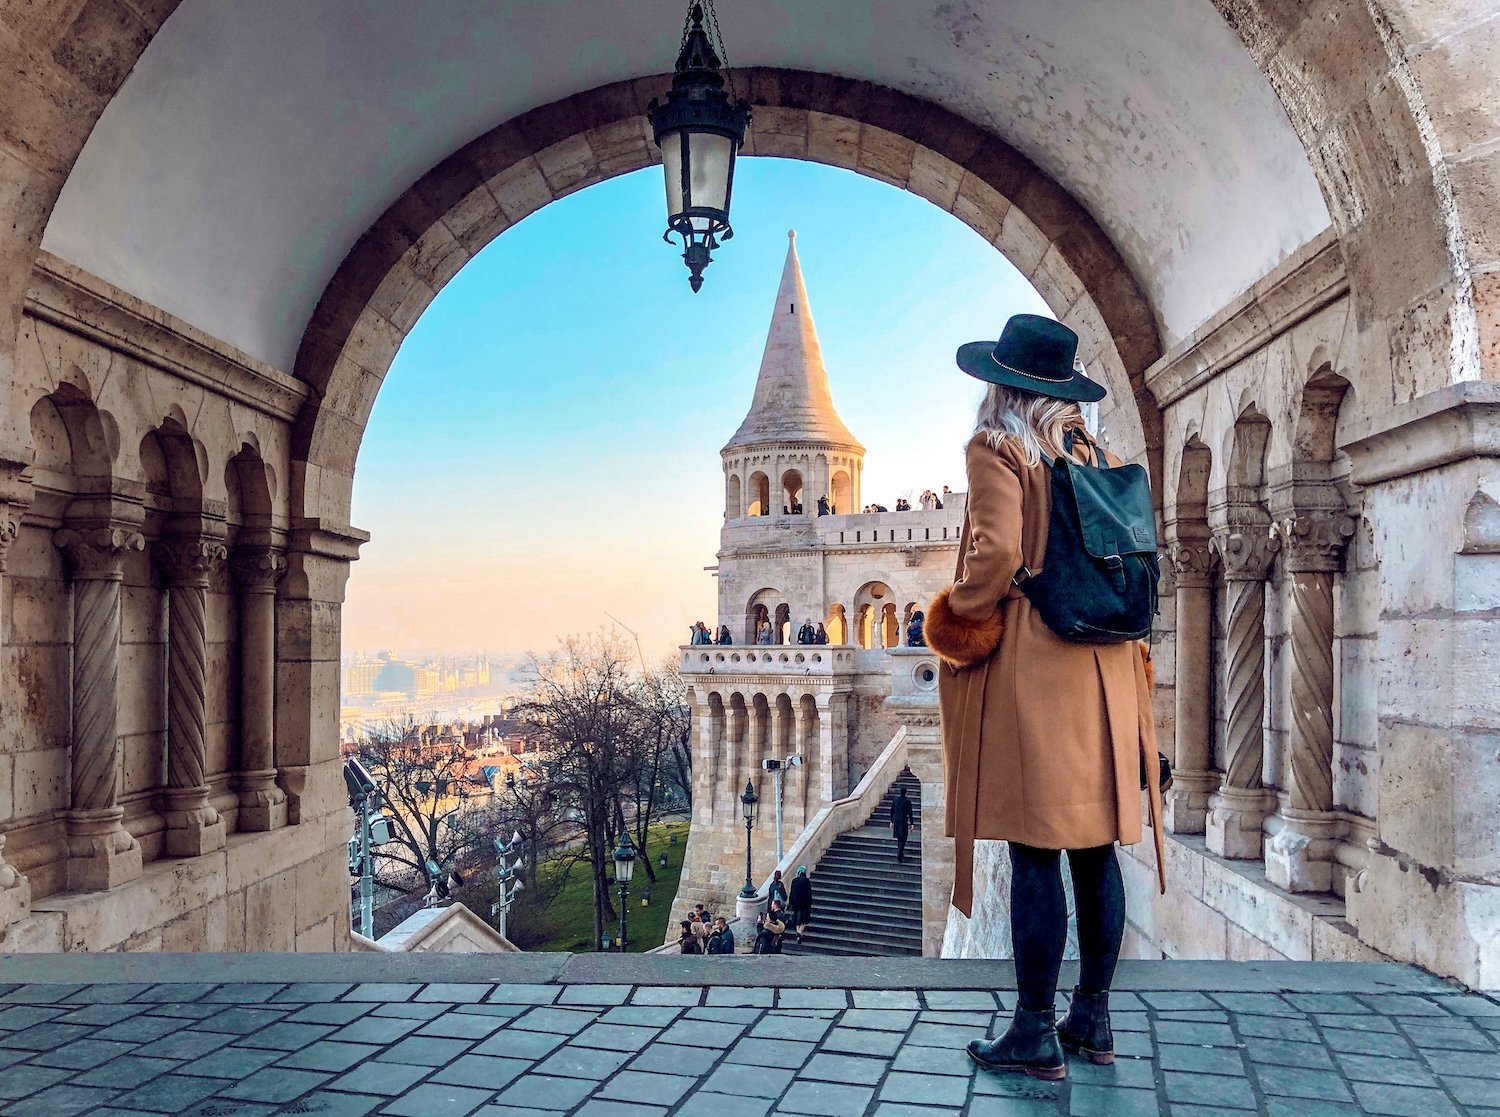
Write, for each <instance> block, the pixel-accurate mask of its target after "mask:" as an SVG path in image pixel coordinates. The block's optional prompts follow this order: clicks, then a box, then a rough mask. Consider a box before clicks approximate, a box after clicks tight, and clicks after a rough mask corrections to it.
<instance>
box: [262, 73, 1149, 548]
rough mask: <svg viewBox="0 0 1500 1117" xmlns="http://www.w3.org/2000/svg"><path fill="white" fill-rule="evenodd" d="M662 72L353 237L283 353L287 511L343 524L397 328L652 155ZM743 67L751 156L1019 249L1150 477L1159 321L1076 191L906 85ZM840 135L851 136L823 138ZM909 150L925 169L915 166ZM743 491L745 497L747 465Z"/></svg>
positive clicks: (518, 123)
mask: <svg viewBox="0 0 1500 1117" xmlns="http://www.w3.org/2000/svg"><path fill="white" fill-rule="evenodd" d="M667 80H668V79H667V78H666V77H660V78H646V79H641V80H639V81H636V82H622V83H617V84H614V85H609V86H603V87H601V88H599V89H594V90H590V91H588V92H585V93H579V94H576V95H575V96H573V97H570V98H568V99H567V100H566V101H559V102H555V103H553V104H550V105H544V106H542V107H540V108H538V109H534V110H532V111H531V112H529V113H525V114H523V115H522V116H520V117H517V118H516V119H515V120H512V121H508V122H507V123H505V124H502V125H500V126H499V127H497V128H494V129H492V130H491V131H490V132H488V133H486V134H485V135H483V136H480V137H479V138H478V139H476V140H474V141H472V142H471V143H470V144H468V145H467V146H466V147H464V148H462V149H461V150H460V151H458V152H455V153H454V154H453V155H451V156H449V157H448V158H447V159H445V160H443V161H442V162H441V163H439V164H438V165H437V166H436V167H434V168H433V169H432V170H431V171H429V172H428V173H427V174H426V175H424V176H423V177H422V178H421V179H420V180H418V181H417V183H415V184H414V185H413V186H412V187H411V188H410V189H409V190H408V191H407V193H406V194H405V195H403V196H402V197H401V198H400V199H398V200H397V201H396V202H395V203H394V204H392V205H391V206H390V207H389V208H388V209H387V210H386V212H385V213H384V214H383V215H382V216H381V217H380V218H379V219H378V220H377V221H376V222H375V224H374V225H372V226H371V227H370V229H369V230H368V231H367V232H366V233H365V235H364V236H363V237H361V238H360V240H359V242H358V243H357V244H356V245H355V246H354V248H353V249H352V250H351V251H350V253H349V255H348V256H347V257H346V258H345V260H344V262H343V264H342V265H340V267H339V269H338V271H337V273H336V274H335V275H334V277H333V279H332V281H331V282H330V283H329V285H328V287H327V289H326V290H325V292H324V294H323V297H322V299H321V300H320V302H319V304H318V307H317V309H316V310H315V311H314V313H313V316H312V319H311V321H310V322H309V324H308V328H307V331H306V333H305V334H304V336H303V339H302V344H301V347H300V349H299V351H298V355H297V359H296V362H295V367H294V371H295V372H296V374H297V376H298V377H299V378H300V379H302V380H304V381H306V382H307V383H308V384H309V385H311V386H312V387H313V388H314V389H315V392H314V396H313V398H311V399H310V400H309V402H308V404H307V405H306V406H305V407H304V410H303V413H302V415H301V417H300V418H299V420H298V422H297V426H296V429H295V431H294V435H293V444H292V455H293V460H294V461H297V462H299V463H301V465H300V467H299V470H298V471H297V475H296V477H294V489H296V490H297V491H296V492H295V493H294V496H293V506H294V509H295V514H298V515H305V516H321V517H324V518H330V519H332V520H335V521H338V522H344V521H346V520H347V518H348V502H349V497H350V493H351V491H352V482H353V472H354V464H355V459H356V457H357V455H358V451H359V443H360V439H361V437H362V434H363V430H364V426H365V423H366V421H367V420H368V417H369V413H370V408H371V407H372V406H373V405H374V401H375V395H376V393H377V392H378V391H379V388H380V384H381V382H382V381H383V380H384V377H385V374H386V372H387V370H388V369H389V367H390V363H391V361H392V360H393V359H394V358H395V355H396V351H397V349H398V348H399V347H400V344H401V341H402V340H403V339H404V337H405V336H406V333H407V332H408V331H409V330H410V329H411V328H412V326H413V325H414V324H415V322H416V320H417V318H418V317H419V316H420V315H421V313H422V311H423V310H424V309H425V308H426V306H427V305H428V303H430V302H431V301H432V299H433V298H435V297H436V294H437V291H438V290H440V289H441V288H442V286H443V285H444V284H446V283H447V281H448V280H449V279H451V278H452V277H453V276H454V275H456V274H457V273H458V271H459V269H460V268H462V267H463V265H464V264H465V263H467V262H468V260H469V259H471V258H472V256H473V255H474V253H476V252H478V251H479V249H481V248H483V247H484V245H486V244H488V243H489V241H491V240H492V239H494V238H495V237H496V236H498V235H499V234H500V233H501V232H503V231H504V230H505V229H506V228H508V227H509V226H511V225H512V224H514V223H515V222H517V221H519V220H520V219H521V218H523V217H524V216H526V214H528V213H531V212H534V211H535V210H537V209H539V208H541V207H542V206H543V205H546V204H547V203H548V202H550V201H553V200H554V199H556V198H559V197H562V196H563V195H565V194H568V193H572V192H573V191H576V190H579V189H582V188H584V187H586V186H589V185H592V184H593V183H595V182H599V181H602V180H604V179H606V178H610V177H613V176H615V175H619V174H624V173H627V172H629V171H632V170H637V169H639V168H641V167H645V166H649V165H651V164H653V163H655V162H657V158H656V155H657V153H656V150H655V148H654V146H653V145H652V143H651V140H650V138H649V135H648V132H647V126H646V123H645V118H644V115H643V114H644V111H645V106H644V104H643V103H642V101H641V97H642V96H646V95H648V91H659V90H658V86H660V87H663V88H664V87H665V85H666V83H667ZM742 80H744V81H745V83H746V85H747V87H748V89H749V93H750V99H751V101H752V103H754V104H755V105H756V107H757V112H758V113H760V114H761V118H762V119H764V118H767V117H768V118H770V119H769V120H766V121H765V123H764V124H763V125H762V126H761V128H760V130H759V131H758V132H757V131H756V130H754V129H752V133H751V136H750V138H749V139H748V140H747V142H746V149H745V150H746V152H747V154H752V155H753V154H766V155H776V156H783V157H791V158H801V159H809V160H812V161H816V162H824V163H828V164H831V165H834V166H842V167H845V168H847V169H850V170H854V171H856V172H858V173H862V174H868V175H872V176H874V177H877V178H880V179H882V180H883V181H886V182H890V183H892V184H893V185H896V186H898V187H902V188H906V189H910V190H912V191H913V192H914V193H917V194H919V195H921V196H923V197H927V198H929V199H930V200H933V201H934V202H935V203H936V204H938V205H941V206H943V208H945V209H947V210H949V211H950V212H952V213H954V215H955V216H956V217H958V218H959V219H960V220H963V221H964V222H965V223H967V224H969V225H970V226H972V227H973V228H974V229H975V230H976V231H977V232H979V233H980V234H981V235H982V236H984V237H985V238H986V239H987V240H989V241H991V243H993V244H995V246H996V247H997V248H998V249H999V250H1000V251H1001V252H1003V253H1005V254H1006V255H1007V256H1008V257H1010V258H1011V259H1013V260H1018V261H1021V262H1022V266H1023V270H1025V271H1027V272H1028V273H1029V274H1030V278H1031V280H1032V282H1033V284H1034V285H1035V286H1036V287H1037V289H1038V290H1039V291H1040V292H1041V294H1042V296H1043V298H1045V299H1047V300H1048V302H1049V304H1050V305H1051V306H1052V308H1053V310H1054V312H1055V313H1056V314H1057V315H1058V316H1059V317H1061V318H1063V319H1064V320H1065V321H1067V322H1068V323H1069V324H1070V325H1071V326H1073V327H1074V328H1075V329H1076V330H1077V331H1078V333H1079V335H1080V339H1081V340H1080V354H1079V355H1080V357H1082V358H1084V359H1085V361H1086V363H1088V364H1089V365H1090V367H1092V368H1097V369H1098V370H1100V374H1101V375H1102V377H1103V379H1105V380H1106V381H1107V382H1108V383H1109V384H1110V385H1111V389H1112V391H1113V392H1114V394H1115V395H1116V397H1117V398H1119V399H1122V400H1123V399H1125V398H1127V397H1130V398H1133V399H1134V401H1135V406H1134V407H1133V408H1131V409H1127V412H1128V411H1131V410H1133V411H1134V412H1135V416H1134V417H1133V421H1134V423H1135V425H1136V427H1137V430H1138V433H1137V434H1133V435H1131V436H1129V437H1127V438H1125V439H1123V440H1117V442H1116V445H1118V446H1119V447H1120V448H1121V449H1122V451H1123V452H1125V453H1127V454H1134V453H1137V452H1140V451H1144V453H1145V455H1146V457H1147V459H1148V464H1149V466H1150V469H1151V472H1152V475H1153V476H1154V477H1159V476H1160V467H1161V417H1160V412H1159V410H1158V409H1157V406H1156V403H1155V400H1154V397H1152V395H1151V393H1150V391H1149V390H1148V389H1147V388H1146V386H1145V380H1144V373H1145V370H1146V368H1147V367H1149V366H1150V365H1151V364H1152V362H1154V361H1155V360H1156V359H1157V358H1158V357H1159V356H1160V355H1161V352H1162V347H1161V340H1160V334H1159V330H1158V326H1157V322H1156V318H1155V315H1154V312H1153V311H1152V310H1151V307H1150V305H1149V303H1148V301H1147V299H1146V297H1145V295H1144V293H1143V292H1142V289H1141V286H1140V283H1139V281H1138V280H1137V278H1136V277H1135V276H1134V275H1133V274H1132V273H1131V271H1130V269H1129V268H1128V266H1127V265H1126V264H1125V262H1124V260H1123V258H1122V257H1121V255H1120V253H1119V251H1118V249H1117V248H1116V247H1115V245H1114V244H1113V243H1112V242H1111V241H1110V240H1109V238H1108V237H1107V236H1106V235H1105V234H1104V233H1103V231H1102V230H1101V229H1100V228H1099V226H1098V224H1097V223H1096V222H1095V221H1094V219H1093V218H1092V217H1091V216H1090V215H1089V214H1088V212H1087V211H1086V210H1085V209H1084V208H1083V206H1082V205H1080V204H1079V203H1078V201H1077V200H1076V199H1075V198H1073V197H1072V196H1071V195H1070V194H1069V193H1068V192H1067V191H1066V190H1065V189H1064V188H1063V187H1062V186H1060V185H1058V184H1057V183H1056V182H1055V181H1053V180H1052V179H1050V178H1049V177H1047V176H1046V175H1045V174H1044V173H1043V172H1042V171H1041V170H1040V169H1038V168H1037V167H1036V165H1035V164H1033V163H1032V162H1031V161H1030V160H1028V159H1027V158H1026V157H1025V156H1024V155H1022V154H1021V153H1020V152H1018V151H1016V150H1015V149H1014V148H1012V147H1010V146H1009V145H1008V144H1006V143H1005V142H1004V141H1002V140H1000V139H999V138H998V137H996V136H994V135H992V134H990V133H987V132H985V131H984V130H983V129H981V128H979V127H977V126H976V125H974V124H971V123H969V122H968V121H966V120H963V119H962V118H960V117H958V116H955V115H954V114H952V113H949V112H948V111H947V110H945V109H942V108H939V107H938V106H936V105H934V104H932V103H930V102H927V101H923V100H920V99H918V98H916V97H913V96H911V95H909V94H904V93H899V92H897V91H895V90H891V89H886V88H883V87H879V86H875V85H871V84H869V83H866V82H861V81H855V80H851V79H847V78H835V77H832V76H831V75H826V74H813V73H804V72H799V71H788V70H775V69H764V70H748V71H743V72H742ZM771 121H774V122H775V123H774V125H772V124H771ZM851 130H852V131H851ZM837 135H847V136H851V137H852V140H846V141H845V142H843V143H838V142H834V141H833V139H832V137H834V136H837ZM823 136H827V137H829V139H828V141H827V142H823V141H822V140H820V138H819V137H823ZM919 161H920V162H921V164H922V166H923V167H924V168H930V170H924V172H923V173H922V174H917V173H916V172H915V171H914V167H915V166H916V165H917V163H918V162H919ZM934 172H935V173H934ZM960 191H962V193H963V198H962V201H960V197H959V194H960ZM1043 260H1045V261H1047V263H1046V264H1045V266H1043V263H1042V261H1043ZM1131 443H1138V445H1131ZM766 488H767V490H769V481H767V485H766ZM749 490H750V491H749V492H748V493H747V494H746V496H747V499H748V500H749V501H750V502H751V504H752V507H753V505H754V502H755V501H756V500H757V498H758V495H759V494H758V493H757V491H756V479H755V478H752V479H751V482H750V485H749ZM765 495H766V497H767V498H769V496H770V493H769V491H767V492H766V494H765ZM851 499H852V494H851ZM835 503H836V504H839V506H840V510H841V511H849V510H852V506H850V507H847V508H846V507H844V506H843V504H842V503H841V502H838V501H837V500H835Z"/></svg>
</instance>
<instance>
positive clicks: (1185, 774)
mask: <svg viewBox="0 0 1500 1117" xmlns="http://www.w3.org/2000/svg"><path fill="white" fill-rule="evenodd" d="M1218 786H1219V776H1218V774H1217V773H1215V772H1194V771H1181V772H1173V773H1172V788H1171V790H1170V791H1168V792H1167V794H1166V795H1165V796H1164V797H1163V798H1162V820H1163V822H1164V823H1165V825H1166V828H1167V830H1168V831H1170V832H1171V833H1173V834H1201V833H1203V831H1204V829H1205V828H1206V826H1207V825H1208V800H1209V797H1210V796H1212V795H1213V793H1214V791H1215V789H1217V788H1218Z"/></svg>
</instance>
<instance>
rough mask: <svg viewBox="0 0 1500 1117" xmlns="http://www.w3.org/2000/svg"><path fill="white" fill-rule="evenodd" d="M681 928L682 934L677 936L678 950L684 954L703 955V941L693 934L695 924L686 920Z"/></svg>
mask: <svg viewBox="0 0 1500 1117" xmlns="http://www.w3.org/2000/svg"><path fill="white" fill-rule="evenodd" d="M679 926H680V927H681V928H682V933H681V934H680V935H678V936H677V949H678V950H680V951H681V952H682V953H683V954H702V953H703V940H702V939H700V938H699V937H698V936H697V935H696V934H694V933H693V922H692V920H690V919H684V920H683V921H682V922H681V924H679Z"/></svg>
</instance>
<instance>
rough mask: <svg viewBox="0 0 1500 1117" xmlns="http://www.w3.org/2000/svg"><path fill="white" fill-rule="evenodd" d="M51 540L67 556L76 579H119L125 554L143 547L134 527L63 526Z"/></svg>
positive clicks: (144, 541) (70, 569) (71, 573)
mask: <svg viewBox="0 0 1500 1117" xmlns="http://www.w3.org/2000/svg"><path fill="white" fill-rule="evenodd" d="M52 542H53V543H54V544H55V545H56V546H57V548H58V549H59V550H61V551H62V553H63V554H64V555H65V556H66V557H67V560H68V573H69V575H70V576H71V577H72V578H73V580H74V581H75V582H84V581H112V582H118V581H119V580H120V579H121V578H122V577H123V574H124V572H123V569H122V566H123V564H124V561H125V556H126V555H127V554H128V553H129V552H131V551H144V550H145V549H146V537H145V536H144V535H142V534H141V533H140V532H139V531H137V530H135V528H133V527H111V526H106V527H97V528H65V529H64V530H62V531H59V532H57V533H55V534H54V535H53V537H52Z"/></svg>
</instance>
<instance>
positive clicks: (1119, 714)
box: [927, 435, 1166, 916]
mask: <svg viewBox="0 0 1500 1117" xmlns="http://www.w3.org/2000/svg"><path fill="white" fill-rule="evenodd" d="M1075 453H1077V454H1078V456H1079V460H1087V453H1088V451H1087V449H1086V448H1085V447H1084V445H1083V444H1082V443H1081V442H1079V443H1078V445H1077V446H1076V449H1075ZM966 458H967V466H968V478H969V497H968V508H967V510H966V512H965V515H964V524H963V532H962V535H961V537H960V541H959V548H958V566H957V569H956V571H955V573H954V581H953V585H952V587H951V588H950V589H948V590H944V591H943V592H942V593H941V594H939V595H938V598H937V600H936V601H934V602H933V604H932V607H931V608H930V609H929V611H928V614H927V642H928V645H929V646H930V647H931V648H932V649H933V650H934V651H935V652H937V653H938V655H939V657H940V658H941V659H942V660H943V663H942V666H941V667H940V669H939V674H938V704H939V714H940V719H941V726H942V740H943V776H944V786H945V787H946V789H947V803H946V812H945V818H944V833H945V834H947V835H949V836H951V837H953V838H954V839H955V843H954V844H955V850H954V854H955V858H954V860H955V874H954V877H955V879H954V887H953V906H954V907H956V908H958V910H959V911H961V912H963V913H964V915H966V916H967V915H971V914H972V910H971V909H972V907H973V889H974V841H975V840H976V839H979V838H985V839H999V840H1004V841H1016V842H1021V843H1023V844H1025V845H1029V846H1035V847H1038V848H1041V849H1086V848H1089V847H1092V846H1101V845H1109V844H1111V843H1114V842H1120V843H1121V844H1123V845H1130V844H1133V843H1135V842H1138V841H1140V840H1141V838H1142V827H1141V800H1140V796H1141V794H1142V792H1141V786H1140V780H1141V764H1142V758H1143V757H1145V758H1148V759H1149V762H1148V763H1147V765H1146V770H1147V771H1148V772H1151V773H1152V774H1153V775H1154V774H1155V772H1156V727H1155V723H1154V720H1153V718H1152V713H1151V689H1150V682H1149V680H1148V670H1149V665H1148V663H1147V657H1146V649H1145V645H1143V644H1139V643H1136V642H1133V641H1132V642H1128V643H1124V644H1080V643H1074V642H1072V641H1068V640H1064V639H1062V638H1061V637H1058V636H1056V635H1054V634H1053V633H1052V631H1051V629H1049V628H1048V627H1047V626H1046V625H1045V624H1044V623H1043V622H1042V619H1041V617H1040V616H1038V615H1037V612H1036V610H1035V609H1034V608H1033V607H1032V605H1031V602H1030V600H1028V599H1027V598H1026V596H1025V595H1024V594H1023V593H1022V592H1021V591H1020V589H1018V588H1017V587H1016V586H1015V585H1014V584H1013V582H1012V579H1013V578H1014V577H1015V575H1016V573H1017V572H1018V571H1019V570H1020V568H1021V566H1022V565H1023V563H1024V565H1025V566H1026V567H1027V568H1028V569H1031V570H1034V571H1035V570H1040V569H1041V565H1042V558H1043V556H1044V554H1045V553H1046V547H1047V522H1048V517H1049V514H1050V512H1051V475H1050V469H1049V467H1048V466H1047V464H1046V462H1045V461H1043V462H1040V463H1038V464H1037V465H1034V466H1028V465H1027V464H1026V459H1025V456H1024V452H1023V451H1022V449H1021V447H1020V445H1019V443H1018V442H1017V441H1016V440H1015V439H1006V440H1005V441H1004V442H1003V443H1002V444H1001V446H1000V449H998V450H995V449H992V448H991V447H990V445H989V444H988V442H986V440H985V438H984V437H983V436H982V435H976V436H975V437H974V438H973V439H972V440H971V441H970V442H969V445H968V447H967V450H966ZM1106 460H1108V461H1109V462H1110V464H1112V465H1113V464H1118V461H1117V459H1114V458H1113V456H1111V455H1106ZM1148 798H1149V801H1150V808H1151V810H1150V816H1151V824H1152V830H1153V832H1154V837H1155V842H1156V855H1157V879H1158V884H1159V886H1160V887H1161V889H1162V891H1165V890H1166V883H1165V876H1164V870H1163V867H1162V836H1161V796H1160V791H1159V789H1158V788H1157V786H1156V782H1155V780H1152V781H1150V786H1149V788H1148Z"/></svg>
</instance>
